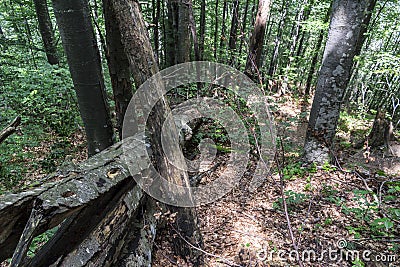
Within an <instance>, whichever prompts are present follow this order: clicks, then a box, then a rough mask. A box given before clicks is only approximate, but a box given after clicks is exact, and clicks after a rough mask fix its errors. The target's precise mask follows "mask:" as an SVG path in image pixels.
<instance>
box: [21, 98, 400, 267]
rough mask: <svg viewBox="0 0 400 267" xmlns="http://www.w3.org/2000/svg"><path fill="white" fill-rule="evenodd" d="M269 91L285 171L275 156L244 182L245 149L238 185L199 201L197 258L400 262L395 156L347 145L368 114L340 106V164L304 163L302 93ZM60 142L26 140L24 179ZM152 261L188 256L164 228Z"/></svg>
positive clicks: (211, 261)
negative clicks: (29, 143) (260, 174)
mask: <svg viewBox="0 0 400 267" xmlns="http://www.w3.org/2000/svg"><path fill="white" fill-rule="evenodd" d="M271 101H272V102H273V103H275V104H274V105H271V110H272V113H273V116H274V120H275V123H276V127H277V129H278V131H277V132H278V133H279V136H278V140H281V141H282V146H278V147H280V148H279V153H278V155H279V158H280V163H281V164H280V169H281V173H282V175H281V176H280V175H279V174H278V171H277V170H278V168H277V166H276V164H275V166H273V167H272V169H271V172H270V173H271V175H270V176H269V177H267V179H266V180H265V182H264V183H263V184H262V185H261V186H260V187H259V188H258V189H257V190H256V191H254V192H251V191H249V187H248V184H249V182H250V181H251V179H252V170H253V169H254V167H255V164H256V163H257V159H256V157H251V158H252V164H251V166H250V167H249V169H248V171H246V173H245V175H244V176H243V178H242V180H241V181H240V183H239V185H237V186H236V187H235V188H234V189H233V190H232V191H231V192H230V193H228V194H227V195H225V196H224V197H222V198H221V199H219V200H217V201H215V202H213V203H211V204H208V205H204V206H201V207H198V208H197V214H198V218H199V226H200V230H201V234H202V236H203V243H204V244H203V245H204V246H203V248H201V249H200V248H196V249H199V250H201V253H203V254H204V257H205V264H204V266H298V264H297V262H296V255H300V258H301V259H303V264H304V266H356V267H358V266H360V267H361V266H393V267H394V266H400V256H399V255H400V198H399V196H400V182H399V180H400V178H399V176H400V158H399V157H398V156H397V157H395V156H390V155H388V154H387V152H386V151H385V150H384V149H377V150H375V151H369V150H367V149H365V148H362V149H358V150H357V149H354V148H353V147H352V144H355V143H357V142H358V141H359V140H360V139H362V137H363V136H365V135H366V134H367V133H368V131H369V130H370V129H371V126H372V123H373V117H369V118H366V119H360V118H359V117H357V118H356V117H354V116H351V115H349V114H347V113H344V114H343V115H342V116H341V120H340V122H339V127H338V135H337V136H338V138H337V147H338V149H337V155H336V157H337V163H338V164H336V166H333V165H329V164H326V165H324V166H322V167H316V166H306V165H304V164H302V163H301V150H302V146H303V142H304V138H305V132H306V127H307V115H308V111H309V110H310V106H309V103H308V102H307V103H306V105H305V104H304V102H302V101H300V100H298V99H297V98H296V97H292V96H285V97H279V98H272V99H271ZM357 138H358V139H357ZM67 141H68V143H69V144H70V145H69V147H71V148H73V149H70V151H69V152H68V153H73V156H72V157H71V156H67V158H66V159H64V162H63V164H76V163H78V162H81V161H84V160H85V158H86V148H85V138H84V133H83V131H82V129H80V130H78V131H76V132H75V133H74V134H73V135H72V136H70V137H69V138H68V140H67ZM57 142H59V141H57V138H54V140H53V141H52V140H47V141H46V142H42V143H41V144H40V145H39V146H37V147H34V148H25V149H27V150H30V151H24V153H25V152H26V153H27V154H28V153H29V154H30V155H32V156H30V157H27V158H26V162H25V165H26V166H33V167H29V170H28V171H27V173H28V176H27V177H25V179H23V180H22V181H23V184H21V186H23V185H24V184H29V183H32V182H34V181H37V180H38V179H39V178H40V177H44V176H46V170H44V169H43V168H37V166H36V167H34V163H35V162H37V161H38V160H39V161H40V162H42V164H41V166H42V167H43V166H46V165H45V164H43V163H47V162H49V163H51V166H53V165H54V166H55V165H56V164H57V162H58V161H57V159H58V158H57V157H61V156H62V155H61V156H58V155H57V151H58V148H57V144H58V143H57ZM282 150H283V151H282ZM49 155H50V157H49ZM228 157H229V154H228V153H219V154H218V156H217V158H216V159H215V161H214V162H213V164H212V165H211V166H210V167H213V166H215V165H218V167H217V168H216V170H215V171H214V172H211V173H210V174H209V175H208V176H204V177H203V180H202V181H201V182H204V183H206V182H208V181H210V180H213V179H215V178H216V177H218V176H219V175H220V174H221V173H222V172H224V170H225V169H226V166H225V164H224V163H225V162H226V161H227V158H228ZM281 177H282V179H283V181H284V183H285V188H284V192H285V193H284V194H285V197H286V202H287V210H288V212H287V213H286V212H285V208H284V205H283V204H282V193H281V186H280V179H281ZM22 181H21V182H22ZM286 215H288V216H289V219H290V224H291V226H290V227H288V222H287V218H286ZM289 229H290V230H291V231H292V232H293V239H294V242H295V243H296V245H297V249H295V248H294V246H293V240H292V238H291V235H290V232H289ZM363 253H364V257H363ZM346 255H347V256H346ZM368 259H371V262H368V261H367V260H368ZM375 259H376V260H377V261H376V262H372V261H374V260H375ZM382 259H386V261H382ZM153 266H156V267H157V266H159V267H164V266H190V264H189V263H187V262H186V261H185V260H184V259H181V258H179V257H178V256H177V255H175V254H174V253H173V249H172V239H171V233H170V232H169V231H167V230H161V231H160V232H159V233H158V234H157V238H156V243H155V251H154V264H153Z"/></svg>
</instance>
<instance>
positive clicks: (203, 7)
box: [192, 0, 206, 60]
mask: <svg viewBox="0 0 400 267" xmlns="http://www.w3.org/2000/svg"><path fill="white" fill-rule="evenodd" d="M192 14H193V11H192ZM205 33H206V0H201V10H200V42H199V52H200V60H203V58H204V37H205Z"/></svg>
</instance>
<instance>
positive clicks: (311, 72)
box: [304, 6, 332, 97]
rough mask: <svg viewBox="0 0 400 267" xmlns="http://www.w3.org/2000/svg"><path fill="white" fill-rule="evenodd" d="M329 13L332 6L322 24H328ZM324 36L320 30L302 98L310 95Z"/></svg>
mask: <svg viewBox="0 0 400 267" xmlns="http://www.w3.org/2000/svg"><path fill="white" fill-rule="evenodd" d="M331 11H332V6H330V7H329V9H328V12H327V13H326V15H325V19H324V23H327V22H328V20H329V17H330V14H331ZM324 34H325V31H324V30H320V32H319V35H318V40H317V44H316V46H315V49H314V55H313V58H312V60H311V64H310V69H309V71H308V74H307V81H306V87H305V89H304V96H305V97H308V96H309V95H310V91H311V85H312V81H313V78H314V73H315V69H316V67H317V62H318V55H319V54H320V49H321V47H322V41H323V40H324Z"/></svg>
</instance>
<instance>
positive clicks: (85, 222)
mask: <svg viewBox="0 0 400 267" xmlns="http://www.w3.org/2000/svg"><path fill="white" fill-rule="evenodd" d="M133 142H140V141H136V140H133ZM132 147H135V145H133V146H132ZM140 151H142V150H140ZM140 151H139V149H138V153H136V154H135V156H136V157H137V160H135V162H136V164H137V166H136V169H137V174H134V175H146V171H147V169H146V168H147V167H148V166H146V165H143V164H145V163H143V162H145V161H144V160H142V157H145V156H146V155H144V154H143V153H145V152H144V151H142V152H140ZM142 154H143V155H142ZM141 164H142V165H141ZM70 168H71V167H70ZM131 170H132V168H131ZM145 198H146V196H145V194H144V193H143V192H142V190H141V189H140V187H139V186H138V185H137V184H136V182H135V179H134V178H133V177H132V175H131V174H130V172H129V170H128V167H127V166H126V164H125V162H124V160H123V148H122V144H121V143H118V144H116V145H114V146H112V147H110V148H108V149H106V150H105V151H103V152H101V153H99V154H97V155H95V156H93V157H91V158H89V159H88V160H87V161H85V162H83V163H81V164H79V165H78V166H74V167H72V168H71V169H65V170H60V171H58V172H55V173H54V174H52V175H51V176H50V177H48V179H47V182H46V183H45V184H43V185H41V186H40V187H36V188H29V189H28V190H26V191H23V192H20V193H13V194H8V195H3V196H0V262H2V261H4V260H6V259H8V258H10V257H13V258H12V264H11V266H55V265H56V266H114V265H115V264H118V265H120V266H150V265H151V255H152V252H151V250H152V247H153V245H152V244H153V242H154V238H155V234H156V228H157V223H158V221H157V219H156V217H155V216H154V215H155V213H156V212H157V207H156V205H155V204H154V203H155V201H145ZM144 203H146V205H143V204H144ZM148 203H153V204H154V205H149V204H148ZM58 225H60V227H59V229H58V230H57V232H56V233H55V235H54V236H53V237H52V238H51V239H50V240H49V241H48V242H47V243H46V244H44V245H43V246H42V247H41V248H40V249H39V251H38V252H37V253H36V255H35V256H34V257H33V258H28V257H27V256H26V252H27V248H29V245H30V243H31V241H32V239H33V238H34V237H35V236H37V235H39V234H41V233H43V232H45V231H46V230H48V229H51V228H53V227H55V226H58Z"/></svg>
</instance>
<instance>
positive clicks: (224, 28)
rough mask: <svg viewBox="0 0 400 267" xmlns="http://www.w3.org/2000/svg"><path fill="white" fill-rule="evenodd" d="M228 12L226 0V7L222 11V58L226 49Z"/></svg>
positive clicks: (220, 54)
mask: <svg viewBox="0 0 400 267" xmlns="http://www.w3.org/2000/svg"><path fill="white" fill-rule="evenodd" d="M227 12H228V3H227V0H224V6H223V9H222V26H221V39H220V43H219V49H220V50H219V57H220V58H221V56H222V52H223V50H224V48H225V44H226V40H227V37H226V15H227Z"/></svg>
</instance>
